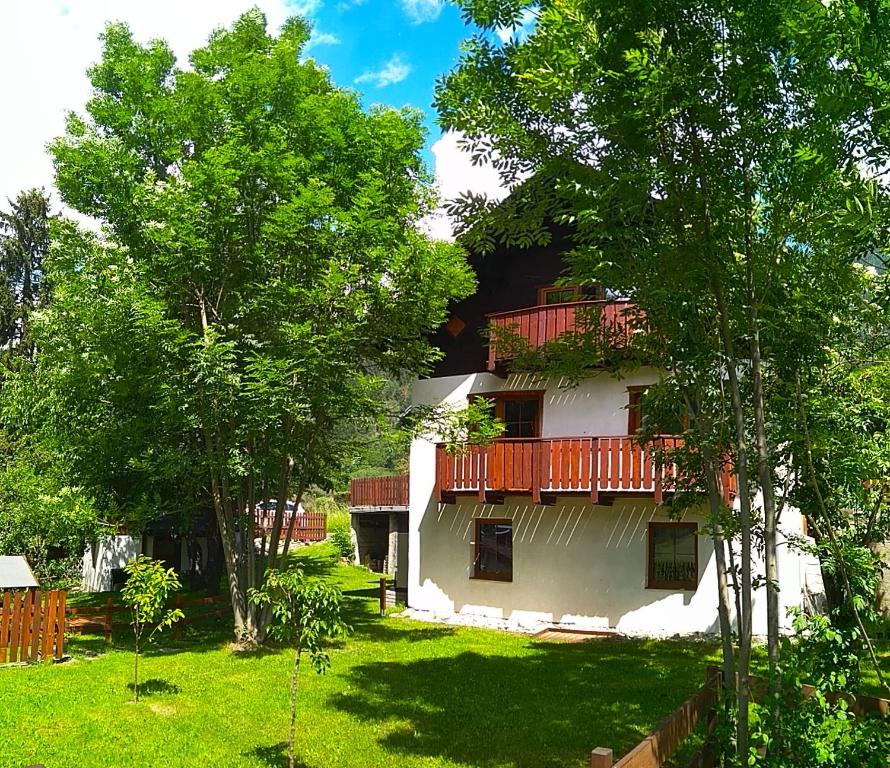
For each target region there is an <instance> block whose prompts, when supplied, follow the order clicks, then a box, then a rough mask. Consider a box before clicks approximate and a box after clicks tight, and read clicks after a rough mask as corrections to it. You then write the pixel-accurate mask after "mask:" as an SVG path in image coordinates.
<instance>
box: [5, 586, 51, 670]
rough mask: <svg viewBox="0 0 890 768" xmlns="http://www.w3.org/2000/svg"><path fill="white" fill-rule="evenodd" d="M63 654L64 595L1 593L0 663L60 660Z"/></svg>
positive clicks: (33, 590)
mask: <svg viewBox="0 0 890 768" xmlns="http://www.w3.org/2000/svg"><path fill="white" fill-rule="evenodd" d="M64 654H65V592H64V590H51V591H49V592H41V591H40V590H37V589H29V590H25V591H21V592H4V593H3V604H2V608H0V664H11V663H14V662H28V661H37V660H38V659H42V660H44V661H46V660H48V659H61V658H62V656H63V655H64Z"/></svg>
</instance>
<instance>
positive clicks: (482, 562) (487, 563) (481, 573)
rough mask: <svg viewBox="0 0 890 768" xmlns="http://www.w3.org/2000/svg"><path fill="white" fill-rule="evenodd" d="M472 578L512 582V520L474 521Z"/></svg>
mask: <svg viewBox="0 0 890 768" xmlns="http://www.w3.org/2000/svg"><path fill="white" fill-rule="evenodd" d="M473 578H475V579H490V580H493V581H513V521H512V520H492V519H490V518H481V519H477V520H476V552H475V557H474V558H473Z"/></svg>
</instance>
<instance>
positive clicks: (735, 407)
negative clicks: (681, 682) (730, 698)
mask: <svg viewBox="0 0 890 768" xmlns="http://www.w3.org/2000/svg"><path fill="white" fill-rule="evenodd" d="M714 293H715V298H716V300H717V309H718V314H719V318H720V340H721V345H722V347H723V352H724V360H725V365H726V373H727V377H728V378H729V389H730V395H731V401H732V414H733V421H734V423H735V433H736V474H737V475H738V479H739V529H740V533H741V539H742V552H741V559H742V563H741V568H742V584H741V593H742V601H741V615H740V616H739V657H738V682H737V700H738V710H739V715H738V722H737V723H736V750H737V754H738V755H739V757H740V758H741V759H742V761H743V764H746V763H747V759H748V730H749V717H748V702H749V695H748V685H749V683H748V672H749V669H750V666H751V609H752V579H751V494H750V490H749V483H748V451H747V441H746V438H745V414H744V411H743V408H742V394H741V388H740V386H739V377H738V371H737V369H736V365H737V359H736V356H735V349H734V345H733V340H732V334H731V331H730V327H729V317H728V314H727V312H728V308H727V306H726V300H725V297H724V295H723V288H722V286H721V285H720V284H719V281H716V279H715V291H714Z"/></svg>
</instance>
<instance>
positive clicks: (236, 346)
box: [15, 10, 473, 639]
mask: <svg viewBox="0 0 890 768" xmlns="http://www.w3.org/2000/svg"><path fill="white" fill-rule="evenodd" d="M309 32H310V29H309V25H308V24H307V23H306V22H304V21H302V20H300V19H291V20H289V21H287V22H286V23H285V24H284V25H283V26H282V28H281V32H280V34H278V35H277V36H274V35H270V34H269V33H268V32H267V31H266V19H265V18H264V17H263V15H262V14H261V13H260V12H259V11H258V10H253V11H249V12H248V13H246V14H244V15H243V16H242V17H241V18H240V19H238V20H237V21H236V22H235V23H234V24H233V25H232V27H231V28H229V29H220V30H217V31H216V32H214V33H213V34H212V35H211V37H210V39H209V41H208V43H207V45H206V46H204V47H203V48H200V49H198V50H196V51H194V52H193V53H192V55H191V57H190V62H189V64H190V66H189V68H188V69H186V68H180V67H178V66H177V64H176V61H175V57H174V56H173V54H172V51H171V50H170V48H169V46H168V45H167V44H166V43H164V42H162V41H154V42H151V43H149V44H147V45H141V44H139V43H138V42H136V41H135V40H134V39H133V37H132V35H131V33H130V31H129V30H128V29H127V28H126V27H125V26H124V25H110V26H108V27H107V29H106V30H105V33H104V35H103V36H102V43H103V52H102V58H101V60H100V62H99V63H98V64H96V65H95V66H94V67H92V68H91V69H90V70H89V73H88V74H89V77H90V81H91V84H92V96H91V99H90V100H89V102H88V103H87V105H86V114H85V115H71V116H70V117H69V120H68V123H67V130H66V134H65V136H64V137H61V138H59V139H58V140H57V141H56V142H54V143H53V145H52V148H51V152H52V155H53V159H54V163H55V168H56V176H57V185H58V188H59V190H60V193H61V195H62V198H63V200H64V201H65V203H66V204H67V205H69V206H70V207H72V208H74V209H76V210H78V211H80V212H81V213H83V214H86V215H89V216H93V217H95V218H97V219H98V220H99V221H100V222H101V223H102V226H103V227H104V232H105V236H104V238H103V240H102V241H101V242H100V241H98V240H97V239H95V238H93V237H90V236H88V235H86V234H84V233H80V232H77V231H75V230H74V229H73V228H72V227H70V226H67V225H66V226H65V227H62V228H61V232H60V236H59V242H58V244H57V245H54V250H53V254H52V264H51V265H50V266H51V281H52V283H53V285H54V286H55V290H56V293H57V294H59V295H60V296H61V298H59V299H58V300H54V302H53V303H51V304H50V305H49V306H48V307H47V309H46V311H45V312H43V313H41V318H40V322H39V325H40V328H39V330H38V328H36V327H35V329H34V333H35V335H37V334H39V336H40V339H41V340H43V342H44V343H43V344H42V348H49V347H50V346H52V350H51V352H48V353H47V354H46V355H41V358H40V360H38V362H37V368H36V370H35V371H34V372H33V374H31V375H30V376H28V377H26V376H22V377H21V379H20V380H19V381H17V382H16V388H15V392H16V397H15V406H16V412H17V413H19V414H20V415H21V416H22V419H23V424H24V426H23V427H22V428H23V429H29V430H42V431H44V432H45V433H46V434H47V439H52V440H55V441H56V444H57V448H58V452H59V453H60V454H61V455H63V456H65V457H66V459H68V460H69V461H70V465H71V471H72V473H73V474H74V476H75V477H76V478H77V479H78V483H79V484H81V485H83V486H84V487H85V488H88V489H89V490H90V491H91V492H93V491H94V489H95V493H96V495H97V498H98V495H99V494H100V493H102V492H103V491H101V490H100V489H107V490H105V491H104V494H105V495H104V497H103V498H102V501H103V503H105V504H106V505H107V506H106V508H107V509H108V510H109V514H110V515H113V516H114V517H115V518H117V517H120V516H127V517H129V516H134V517H137V518H143V519H144V518H145V517H147V516H150V515H151V514H153V510H155V511H154V514H157V509H158V508H159V507H160V508H163V509H164V510H165V511H170V512H171V513H173V514H176V515H179V516H180V517H181V518H183V519H186V520H187V519H188V518H189V517H190V516H193V515H194V514H195V513H196V511H197V510H202V509H206V508H209V507H211V506H212V508H213V510H214V514H215V516H216V521H217V527H218V529H219V531H220V536H221V543H222V547H223V552H224V558H225V562H226V566H227V569H228V577H229V578H228V581H227V583H228V584H229V585H230V592H231V598H232V604H233V608H234V611H235V618H236V620H235V626H236V633H237V634H239V635H242V634H246V635H249V636H252V637H256V638H260V639H261V638H262V635H263V632H264V624H265V621H266V619H267V614H266V613H265V612H264V611H257V606H256V605H254V604H252V603H250V602H249V601H248V600H247V597H246V590H247V589H248V588H249V587H250V586H251V585H255V584H257V583H260V582H261V580H262V573H263V571H264V569H266V568H275V567H276V565H278V564H279V563H278V561H279V559H281V558H283V557H286V549H287V548H288V547H289V546H290V541H289V540H287V541H286V542H285V545H284V546H285V551H284V552H280V553H279V552H277V551H273V552H269V553H264V552H261V553H256V552H254V551H253V548H252V547H250V546H248V544H247V542H251V541H253V540H254V537H253V536H252V535H251V530H250V529H251V526H252V517H251V516H250V515H249V514H246V512H245V511H246V510H249V509H251V508H252V507H253V506H254V505H255V504H256V503H261V502H264V501H268V500H269V499H277V500H278V509H277V510H276V521H275V530H273V532H272V539H277V536H276V534H277V532H278V530H280V526H281V523H282V520H283V513H284V503H285V501H286V500H287V499H293V500H294V501H295V502H299V501H300V500H301V497H302V495H303V492H304V491H305V490H306V489H307V488H308V487H310V486H312V485H317V486H319V487H322V488H330V487H332V486H335V485H337V484H338V483H339V482H342V478H343V477H344V475H345V472H347V471H348V470H349V469H351V468H352V467H354V466H355V463H356V456H357V454H360V452H361V451H360V446H361V443H362V442H363V440H364V439H365V438H364V434H366V433H367V427H368V425H371V424H377V423H378V421H379V419H380V418H381V415H382V411H383V410H385V409H384V407H383V406H382V404H381V401H380V397H379V396H380V394H381V392H382V391H385V390H386V387H387V381H388V378H392V377H395V376H397V375H400V376H410V375H411V374H414V373H418V372H421V371H424V370H426V369H427V367H428V366H429V365H430V364H431V362H432V361H433V360H434V359H435V357H436V355H437V352H436V351H435V350H434V349H432V348H431V346H430V344H429V343H428V334H429V332H430V331H432V330H433V329H434V328H436V327H437V326H438V325H439V324H440V323H441V322H442V321H443V320H444V317H445V308H446V305H447V303H448V301H449V300H451V299H456V298H460V297H462V296H464V295H466V294H467V293H469V291H470V290H471V289H472V285H473V281H472V277H471V274H470V272H469V269H468V267H467V266H466V263H465V259H464V254H463V252H462V251H461V250H460V249H459V248H458V247H457V246H454V245H451V244H447V243H441V242H434V241H431V240H430V239H428V238H427V237H426V236H425V235H423V234H421V233H420V232H419V231H418V229H417V227H416V226H415V224H416V223H417V221H418V220H419V219H420V218H422V217H423V216H424V215H425V214H426V213H427V212H428V211H429V210H430V208H431V207H432V206H433V204H434V195H433V192H432V186H431V179H430V177H429V174H428V173H427V171H426V169H425V168H424V166H423V163H422V160H421V156H420V150H421V148H422V146H423V139H424V135H423V128H422V123H421V119H420V115H419V114H418V113H416V112H413V111H410V110H402V111H395V110H392V109H385V108H374V109H371V110H370V111H364V110H363V109H362V107H361V104H360V101H359V98H358V95H357V94H356V93H354V92H352V91H350V90H344V89H339V88H337V87H335V85H334V84H333V83H332V82H331V80H330V77H329V74H328V72H327V71H326V70H324V69H322V68H320V67H319V66H317V65H316V64H315V62H314V61H313V60H312V59H311V58H305V57H304V56H302V55H301V54H302V52H303V51H304V50H305V45H306V43H307V40H308V37H309ZM35 326H36V323H35ZM50 340H52V344H51V345H50V344H49V341H50ZM387 460H388V459H387ZM239 525H243V530H246V531H247V533H248V535H247V536H242V537H241V538H240V544H239V540H238V539H236V536H235V532H236V529H237V528H238V527H239Z"/></svg>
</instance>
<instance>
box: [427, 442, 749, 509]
mask: <svg viewBox="0 0 890 768" xmlns="http://www.w3.org/2000/svg"><path fill="white" fill-rule="evenodd" d="M682 445H683V440H682V438H679V437H661V438H658V440H656V441H653V442H652V443H650V444H648V445H647V446H642V445H640V444H639V443H637V442H636V441H635V439H634V438H633V437H630V436H604V437H592V436H591V437H588V436H583V437H552V438H529V439H503V440H496V441H495V442H494V443H493V444H491V445H489V446H484V447H483V446H467V447H465V448H464V449H463V450H458V451H449V450H448V449H447V448H446V446H445V445H442V444H440V445H438V446H437V452H436V493H437V498H438V500H439V501H440V502H447V501H451V500H453V499H452V497H454V496H456V495H457V494H475V495H477V497H478V498H479V500H480V501H485V500H489V501H492V500H495V501H496V500H498V499H497V496H499V495H506V494H510V495H530V496H531V497H532V500H533V501H534V502H535V503H536V504H537V503H546V501H547V500H548V499H550V498H552V497H554V496H557V495H561V494H586V495H587V496H588V497H589V498H590V501H591V503H593V504H597V503H609V502H610V501H612V500H613V499H614V497H615V496H617V495H621V494H634V495H643V496H652V497H653V498H654V499H655V501H656V502H658V503H661V501H662V500H663V496H664V494H665V493H669V492H671V491H673V489H674V487H675V482H674V480H675V476H676V466H675V465H674V464H673V463H667V464H666V465H664V466H660V465H659V463H658V462H657V461H656V458H657V455H658V454H659V453H662V454H667V455H669V454H670V451H672V450H675V449H677V448H680V447H682ZM735 490H736V489H735V476H734V475H733V474H732V473H730V472H729V471H726V472H724V476H723V495H724V501H726V503H727V504H729V503H730V502H731V501H732V498H733V497H734V495H735ZM493 497H494V498H493Z"/></svg>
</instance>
